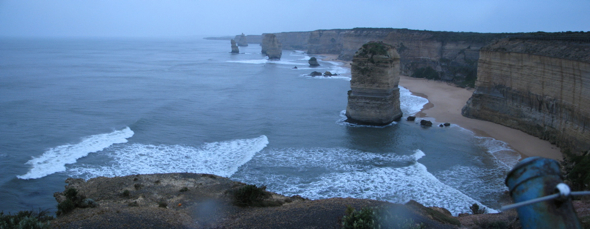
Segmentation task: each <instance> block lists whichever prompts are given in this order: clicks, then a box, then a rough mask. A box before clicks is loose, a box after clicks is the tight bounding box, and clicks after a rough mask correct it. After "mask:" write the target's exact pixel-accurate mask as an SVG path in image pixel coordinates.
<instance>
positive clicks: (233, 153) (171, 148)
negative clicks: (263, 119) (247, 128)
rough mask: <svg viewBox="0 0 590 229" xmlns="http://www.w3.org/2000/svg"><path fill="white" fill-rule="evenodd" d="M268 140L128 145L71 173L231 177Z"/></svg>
mask: <svg viewBox="0 0 590 229" xmlns="http://www.w3.org/2000/svg"><path fill="white" fill-rule="evenodd" d="M268 143H269V142H268V138H267V137H266V136H264V135H262V136H260V137H257V138H252V139H237V140H231V141H222V142H212V143H206V144H204V145H202V146H200V147H192V146H181V145H146V144H132V145H125V146H121V147H117V148H116V149H113V150H112V152H109V153H108V154H107V156H109V157H111V158H112V164H109V165H101V166H86V165H80V166H75V167H74V168H72V169H70V170H69V172H70V173H71V175H72V176H76V177H83V178H85V179H90V178H93V177H98V176H105V177H114V176H127V175H132V174H151V173H208V174H215V175H218V176H223V177H229V176H231V175H232V174H234V173H235V172H236V171H237V170H238V167H240V166H242V165H243V164H245V163H247V162H248V161H250V160H251V159H252V157H253V156H254V155H255V154H256V153H258V152H260V151H261V150H262V149H264V148H265V147H266V146H267V145H268Z"/></svg>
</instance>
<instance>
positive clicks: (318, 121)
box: [0, 38, 519, 214]
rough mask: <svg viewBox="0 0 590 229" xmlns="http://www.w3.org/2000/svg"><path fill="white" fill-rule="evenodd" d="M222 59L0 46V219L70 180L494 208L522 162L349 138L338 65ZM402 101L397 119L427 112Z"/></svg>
mask: <svg viewBox="0 0 590 229" xmlns="http://www.w3.org/2000/svg"><path fill="white" fill-rule="evenodd" d="M229 51H230V44H229V41H210V40H203V39H200V38H199V39H197V38H195V39H169V40H147V39H135V40H131V39H129V40H125V39H122V40H117V39H110V40H106V39H105V40H100V39H94V40H93V39H30V40H26V39H21V40H10V39H4V40H0V202H2V204H1V205H0V211H5V212H8V211H11V212H15V211H19V210H31V209H37V208H41V209H51V210H55V206H56V202H55V200H54V199H53V196H52V195H53V193H54V192H58V191H63V187H64V185H65V183H64V180H65V179H66V178H68V177H76V178H84V179H89V178H93V177H97V176H108V177H112V176H125V175H131V174H146V173H170V172H192V173H211V174H216V175H220V176H224V177H229V178H231V179H234V180H238V181H242V182H246V183H252V184H257V185H266V186H267V187H268V189H269V190H270V191H274V192H278V193H281V194H285V195H301V196H303V197H307V198H311V199H322V198H330V197H355V198H369V199H377V200H384V201H390V202H394V203H405V202H407V201H409V200H416V201H418V202H420V203H422V204H424V205H427V206H440V207H445V208H447V209H449V210H450V211H451V212H453V213H454V214H458V213H460V212H469V208H468V206H470V205H471V204H473V203H479V204H484V205H486V206H488V207H491V208H498V207H499V205H498V203H497V200H498V197H499V196H500V195H501V193H502V192H503V191H505V190H506V188H505V187H504V184H503V179H504V177H505V175H506V173H507V171H508V170H509V168H511V166H512V165H514V163H515V162H516V161H517V160H518V158H519V156H518V155H517V154H516V153H514V152H513V151H511V150H510V149H509V148H508V147H507V146H506V144H505V143H503V142H500V141H496V140H494V139H491V138H482V137H476V136H474V135H473V133H471V132H470V131H467V130H464V129H462V128H461V127H459V126H451V127H449V128H439V127H431V128H423V127H420V126H419V125H418V124H416V123H414V122H407V121H400V122H398V123H394V124H392V125H390V126H387V127H381V128H376V127H367V126H350V125H347V124H346V123H345V122H343V110H345V108H346V103H347V91H348V90H349V88H350V84H349V79H350V72H348V70H347V69H346V68H343V66H342V65H341V64H340V63H337V62H327V61H320V64H321V66H320V67H317V68H310V67H308V64H307V60H308V59H309V58H310V56H308V55H306V54H305V53H304V52H302V51H283V57H282V59H281V60H280V61H267V60H266V59H265V57H264V56H262V55H261V54H260V46H259V45H250V46H249V47H246V48H244V47H240V52H241V54H238V55H232V54H230V53H229ZM294 66H297V69H294V68H293V67H294ZM314 70H315V71H320V72H324V71H331V72H332V73H339V74H341V75H340V76H337V77H332V78H323V77H316V78H313V77H309V76H306V74H309V73H310V72H311V71H314ZM401 94H402V98H401V103H402V110H403V112H404V118H405V116H407V115H410V114H413V113H416V112H417V111H419V109H420V108H421V107H422V105H424V104H425V103H426V102H427V100H425V99H423V98H420V97H416V96H413V95H411V94H410V92H409V91H407V90H405V89H403V88H402V92H401ZM431 120H433V119H431ZM433 121H435V120H433ZM435 123H436V121H435ZM500 157H501V159H499V158H500Z"/></svg>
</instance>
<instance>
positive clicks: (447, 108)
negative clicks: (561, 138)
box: [400, 76, 562, 160]
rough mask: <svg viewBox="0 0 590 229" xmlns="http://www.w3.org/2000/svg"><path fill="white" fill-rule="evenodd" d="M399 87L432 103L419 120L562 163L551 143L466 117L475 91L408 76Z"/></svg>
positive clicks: (523, 154) (555, 147) (523, 153)
mask: <svg viewBox="0 0 590 229" xmlns="http://www.w3.org/2000/svg"><path fill="white" fill-rule="evenodd" d="M400 86H403V87H405V88H407V89H408V90H410V91H411V92H412V93H413V94H415V95H417V96H421V97H424V98H427V99H428V101H430V103H428V104H426V105H424V107H423V109H422V111H421V112H419V113H418V114H417V116H418V117H432V118H434V119H436V121H437V122H450V123H452V124H457V125H459V126H461V127H463V128H465V129H468V130H471V131H473V132H474V133H475V134H476V135H478V136H484V137H492V138H495V139H497V140H500V141H503V142H506V143H508V145H509V146H510V147H511V148H513V149H514V150H516V151H517V152H519V153H520V154H521V155H522V156H523V158H526V157H533V156H539V157H546V158H552V159H557V160H561V159H562V154H561V152H560V151H559V148H558V147H557V146H555V145H552V144H551V143H549V142H548V141H544V140H541V139H539V138H537V137H535V136H532V135H529V134H527V133H525V132H522V131H520V130H516V129H512V128H509V127H506V126H503V125H500V124H496V123H492V122H488V121H483V120H478V119H470V118H466V117H463V116H462V115H461V108H463V106H464V105H465V103H466V102H467V100H468V99H469V98H470V97H471V94H472V93H473V90H468V89H464V88H459V87H456V86H454V85H451V84H448V83H445V82H440V81H433V80H427V79H417V78H412V77H408V76H401V79H400Z"/></svg>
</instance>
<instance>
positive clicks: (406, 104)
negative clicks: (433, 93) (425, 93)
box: [399, 86, 428, 115]
mask: <svg viewBox="0 0 590 229" xmlns="http://www.w3.org/2000/svg"><path fill="white" fill-rule="evenodd" d="M399 97H400V99H399V101H400V108H401V110H402V112H403V113H404V115H415V114H416V113H418V112H420V111H421V110H422V107H424V105H426V104H427V103H428V99H425V98H422V97H420V96H415V95H412V92H410V90H408V89H407V88H405V87H402V86H399Z"/></svg>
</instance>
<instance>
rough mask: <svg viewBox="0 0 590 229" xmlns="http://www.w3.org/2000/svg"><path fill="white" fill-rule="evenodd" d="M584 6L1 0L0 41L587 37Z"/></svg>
mask: <svg viewBox="0 0 590 229" xmlns="http://www.w3.org/2000/svg"><path fill="white" fill-rule="evenodd" d="M589 12H590V0H562V1H557V0H556V1H547V0H536V1H533V0H522V1H520V0H498V1H491V0H456V1H442V0H412V1H409V0H406V1H385V0H366V1H360V0H356V1H352V0H322V1H318V0H293V1H284V0H255V1H238V0H207V1H202V0H174V1H171V0H166V1H164V0H94V1H90V0H0V36H19V37H20V36H27V37H28V36H34V37H39V36H40V37H46V36H51V37H62V36H92V37H129V36H133V37H170V36H172V37H174V36H203V35H215V36H217V35H235V34H239V33H242V32H243V33H246V34H261V33H264V32H286V31H311V30H316V29H335V28H343V29H346V28H354V27H387V28H408V29H420V30H421V29H426V30H437V31H473V32H535V31H547V32H557V31H590V13H589Z"/></svg>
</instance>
